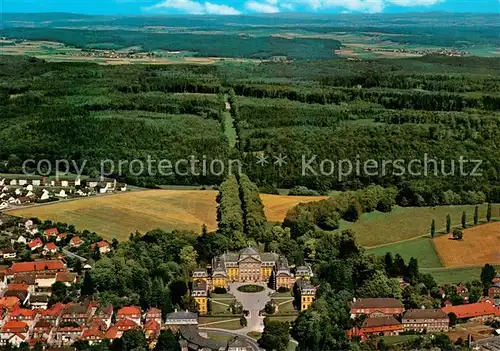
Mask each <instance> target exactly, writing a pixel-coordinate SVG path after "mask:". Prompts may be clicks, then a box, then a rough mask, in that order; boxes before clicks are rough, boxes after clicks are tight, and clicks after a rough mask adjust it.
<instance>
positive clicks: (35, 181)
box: [31, 179, 42, 186]
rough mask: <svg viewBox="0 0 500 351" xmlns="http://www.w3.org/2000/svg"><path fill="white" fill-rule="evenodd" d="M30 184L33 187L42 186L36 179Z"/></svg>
mask: <svg viewBox="0 0 500 351" xmlns="http://www.w3.org/2000/svg"><path fill="white" fill-rule="evenodd" d="M31 183H32V184H33V186H40V185H41V184H42V182H41V181H40V180H38V179H35V180H32V181H31Z"/></svg>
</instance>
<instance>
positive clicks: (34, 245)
mask: <svg viewBox="0 0 500 351" xmlns="http://www.w3.org/2000/svg"><path fill="white" fill-rule="evenodd" d="M28 247H29V248H30V250H31V251H35V250H38V249H39V248H41V247H43V241H42V239H40V238H35V239H33V240H31V241H30V242H29V243H28Z"/></svg>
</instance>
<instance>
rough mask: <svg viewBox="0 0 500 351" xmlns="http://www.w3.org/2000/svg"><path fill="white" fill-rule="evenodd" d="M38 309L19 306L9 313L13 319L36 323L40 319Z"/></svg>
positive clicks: (30, 323)
mask: <svg viewBox="0 0 500 351" xmlns="http://www.w3.org/2000/svg"><path fill="white" fill-rule="evenodd" d="M38 314H39V313H38V311H37V310H30V309H27V308H18V309H16V310H13V311H12V312H11V313H10V314H9V319H10V320H11V321H18V322H25V323H26V324H28V325H32V324H34V323H35V322H36V321H37V320H38Z"/></svg>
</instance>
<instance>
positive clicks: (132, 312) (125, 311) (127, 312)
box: [116, 306, 141, 325]
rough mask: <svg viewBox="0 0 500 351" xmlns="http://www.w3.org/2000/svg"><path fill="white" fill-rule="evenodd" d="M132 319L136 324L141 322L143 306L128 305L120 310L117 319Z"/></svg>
mask: <svg viewBox="0 0 500 351" xmlns="http://www.w3.org/2000/svg"><path fill="white" fill-rule="evenodd" d="M122 319H130V320H132V321H134V322H135V323H136V324H138V325H140V324H141V308H140V307H137V306H127V307H123V308H121V309H119V310H118V312H117V313H116V320H117V321H119V320H122Z"/></svg>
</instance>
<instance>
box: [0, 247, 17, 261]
mask: <svg viewBox="0 0 500 351" xmlns="http://www.w3.org/2000/svg"><path fill="white" fill-rule="evenodd" d="M0 252H1V254H2V257H3V258H4V259H5V260H8V259H13V258H16V257H17V252H16V250H13V249H5V250H2V251H0Z"/></svg>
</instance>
